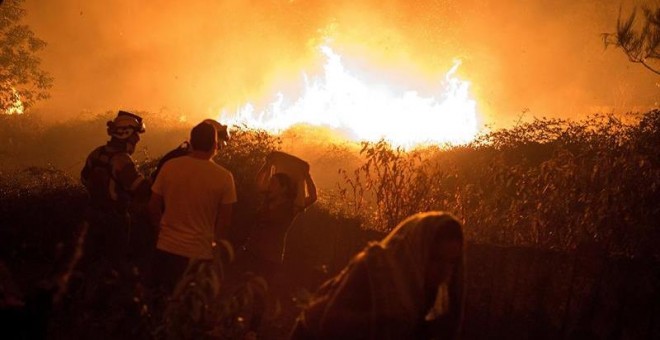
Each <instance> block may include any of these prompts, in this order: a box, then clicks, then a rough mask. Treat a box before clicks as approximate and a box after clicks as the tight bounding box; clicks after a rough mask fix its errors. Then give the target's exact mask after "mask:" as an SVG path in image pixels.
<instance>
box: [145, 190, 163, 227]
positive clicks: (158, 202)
mask: <svg viewBox="0 0 660 340" xmlns="http://www.w3.org/2000/svg"><path fill="white" fill-rule="evenodd" d="M164 203H165V200H164V199H163V196H162V195H160V194H157V193H155V192H152V193H151V198H150V199H149V204H148V205H147V209H148V211H149V221H150V222H151V224H152V225H153V226H155V227H158V226H159V225H160V219H161V218H162V217H163V207H164V205H165V204H164Z"/></svg>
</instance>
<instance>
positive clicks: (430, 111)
mask: <svg viewBox="0 0 660 340" xmlns="http://www.w3.org/2000/svg"><path fill="white" fill-rule="evenodd" d="M321 51H322V52H323V54H324V55H325V56H326V58H327V62H326V64H325V66H324V77H322V78H319V79H313V80H310V79H309V77H308V76H307V75H305V74H303V79H304V81H305V88H304V91H303V95H302V96H301V97H300V98H298V99H296V100H294V101H290V100H286V98H285V96H284V95H283V94H282V93H278V94H277V98H276V100H275V101H274V102H272V103H271V104H270V105H269V106H268V107H267V108H266V109H264V110H257V109H255V107H254V105H252V104H250V103H248V104H246V105H244V106H243V107H241V108H239V109H238V110H237V111H236V112H235V113H233V114H228V113H226V112H223V113H222V114H221V116H222V118H221V120H222V121H223V122H224V123H228V124H230V125H235V124H245V125H247V126H250V127H255V128H262V129H266V130H268V131H271V132H274V133H277V132H281V131H283V130H285V129H287V128H289V127H291V126H292V125H295V124H300V123H306V124H311V125H321V126H329V127H332V128H335V129H339V130H348V131H350V132H351V135H353V136H354V137H355V138H356V139H358V140H367V141H377V140H380V139H381V138H383V139H385V140H388V141H389V142H391V143H393V144H394V145H397V146H403V147H406V148H408V147H414V146H419V145H425V144H441V143H454V144H456V143H465V142H469V141H471V140H472V139H474V137H475V136H476V134H477V132H478V123H477V112H476V103H475V101H474V100H472V99H471V98H470V95H469V92H468V89H469V83H468V82H466V81H462V80H460V79H458V78H456V77H455V72H456V70H457V68H458V67H459V65H460V62H456V63H455V64H454V66H453V67H452V68H451V70H449V72H447V74H446V76H445V79H444V80H443V82H442V84H441V85H442V86H441V87H440V91H439V93H438V95H437V97H434V96H432V97H424V96H421V95H419V94H418V92H417V91H415V90H405V91H398V93H396V92H395V91H394V90H393V89H392V87H393V86H387V85H386V84H369V83H368V82H366V81H363V80H361V79H359V78H358V77H356V76H355V75H352V74H351V73H349V72H348V71H347V70H346V69H345V68H344V65H343V64H342V61H341V56H339V55H338V54H336V53H335V52H334V51H333V50H332V49H331V48H330V47H327V46H323V47H321Z"/></svg>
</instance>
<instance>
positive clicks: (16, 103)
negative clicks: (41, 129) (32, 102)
mask: <svg viewBox="0 0 660 340" xmlns="http://www.w3.org/2000/svg"><path fill="white" fill-rule="evenodd" d="M11 99H12V103H11V105H9V106H8V107H7V108H6V109H5V113H6V114H8V115H20V114H23V112H24V107H23V101H21V95H20V94H19V93H18V91H16V89H15V88H14V87H13V86H12V88H11Z"/></svg>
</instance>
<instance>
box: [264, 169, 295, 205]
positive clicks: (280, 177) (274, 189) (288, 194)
mask: <svg viewBox="0 0 660 340" xmlns="http://www.w3.org/2000/svg"><path fill="white" fill-rule="evenodd" d="M268 192H269V193H270V195H271V196H282V197H284V198H286V199H290V200H293V199H295V198H296V194H297V193H298V191H297V186H296V183H295V182H293V180H291V177H289V176H288V175H287V174H285V173H281V172H278V173H276V174H273V175H272V176H271V177H270V183H269V184H268Z"/></svg>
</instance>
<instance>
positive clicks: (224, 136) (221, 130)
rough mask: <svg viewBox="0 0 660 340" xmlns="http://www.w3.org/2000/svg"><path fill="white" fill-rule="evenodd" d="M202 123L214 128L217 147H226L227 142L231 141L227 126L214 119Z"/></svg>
mask: <svg viewBox="0 0 660 340" xmlns="http://www.w3.org/2000/svg"><path fill="white" fill-rule="evenodd" d="M202 123H206V124H210V125H211V126H213V127H214V128H215V131H216V133H217V135H218V145H223V146H224V145H227V142H229V140H230V139H231V135H230V134H229V129H228V128H227V125H222V124H221V123H220V122H218V121H217V120H215V119H204V120H203V121H202Z"/></svg>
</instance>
